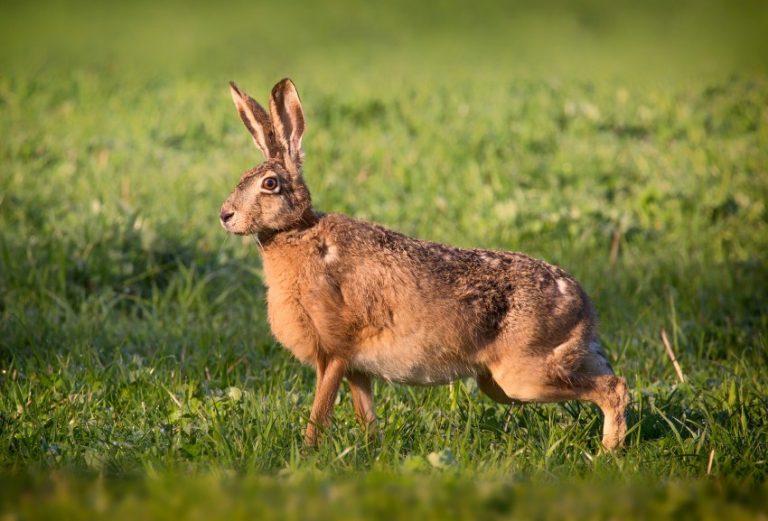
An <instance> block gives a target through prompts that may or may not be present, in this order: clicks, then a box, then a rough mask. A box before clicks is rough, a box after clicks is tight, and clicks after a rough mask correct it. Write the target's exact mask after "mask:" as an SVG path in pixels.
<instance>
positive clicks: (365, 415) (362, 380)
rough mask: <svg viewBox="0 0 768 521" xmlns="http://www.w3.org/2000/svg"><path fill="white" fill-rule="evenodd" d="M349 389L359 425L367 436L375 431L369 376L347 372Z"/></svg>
mask: <svg viewBox="0 0 768 521" xmlns="http://www.w3.org/2000/svg"><path fill="white" fill-rule="evenodd" d="M347 382H349V390H350V392H351V393H352V406H353V407H354V408H355V416H357V421H358V422H360V426H361V427H362V428H363V431H365V433H366V435H368V436H369V437H370V436H371V435H373V434H374V433H375V432H376V411H375V410H374V408H373V391H372V390H371V378H370V377H369V376H368V375H367V374H363V373H357V372H354V371H351V372H348V373H347Z"/></svg>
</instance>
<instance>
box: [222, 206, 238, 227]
mask: <svg viewBox="0 0 768 521" xmlns="http://www.w3.org/2000/svg"><path fill="white" fill-rule="evenodd" d="M233 215H235V212H234V211H232V210H230V209H228V208H222V209H221V213H219V219H220V220H221V224H222V226H224V228H226V227H227V222H229V220H230V219H232V216H233Z"/></svg>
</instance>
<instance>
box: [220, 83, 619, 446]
mask: <svg viewBox="0 0 768 521" xmlns="http://www.w3.org/2000/svg"><path fill="white" fill-rule="evenodd" d="M232 95H233V98H234V99H235V104H236V106H237V108H238V111H239V112H240V115H241V117H242V119H243V121H244V123H245V124H246V127H247V128H248V130H249V131H250V132H251V134H252V135H253V137H254V142H255V143H256V144H257V147H258V148H259V149H260V150H262V152H263V153H264V154H265V156H266V161H265V162H264V163H262V164H260V165H259V166H257V167H256V168H254V169H252V170H249V171H248V172H246V173H245V174H244V175H243V176H242V178H241V180H240V183H239V184H238V186H237V188H236V189H235V191H234V192H233V193H232V194H231V195H230V196H229V197H228V198H227V200H226V201H225V203H224V205H223V206H222V210H221V220H222V224H223V225H224V227H225V228H226V229H227V230H228V231H230V232H233V233H237V234H255V235H256V236H257V238H258V240H259V243H260V245H261V249H262V255H263V259H264V272H265V278H266V283H267V286H268V293H267V305H268V314H269V322H270V326H271V328H272V332H273V334H274V335H275V337H276V338H277V339H278V340H279V341H280V342H281V343H282V344H283V345H284V346H285V347H287V348H288V349H289V350H290V351H291V352H292V353H293V354H294V355H295V356H296V357H297V358H298V359H299V360H301V361H302V362H304V363H307V364H311V365H313V366H314V367H315V368H316V370H317V387H316V393H315V401H314V404H313V407H312V412H311V415H310V424H309V427H308V428H307V432H306V437H305V439H306V442H307V443H308V444H310V445H311V444H315V443H316V442H317V427H318V426H320V427H322V426H326V425H327V424H328V423H329V419H330V413H331V409H332V406H333V401H334V399H335V396H336V393H337V392H338V388H339V385H340V382H341V379H342V377H344V376H346V378H347V380H348V382H349V384H350V389H351V391H352V399H353V404H354V407H355V413H356V415H357V417H358V419H359V420H360V422H361V424H363V426H364V427H366V428H367V427H369V426H370V425H371V424H373V423H374V421H375V413H374V409H373V398H372V394H371V384H370V378H371V377H377V378H382V379H384V380H388V381H395V382H402V383H407V384H418V385H432V384H442V383H447V382H450V381H452V380H455V379H458V378H466V377H473V378H476V379H477V382H478V386H479V388H480V389H481V390H482V391H483V392H484V393H485V394H487V395H488V396H490V397H491V398H492V399H494V400H496V401H499V402H502V403H512V402H518V401H520V402H552V401H561V400H570V399H580V400H589V401H592V402H594V403H595V404H597V405H598V406H599V407H600V408H601V409H602V411H603V413H604V415H605V423H604V432H603V444H604V445H605V446H606V447H607V448H614V447H616V446H619V445H621V443H622V442H623V438H624V434H625V432H626V423H625V419H624V414H625V408H626V405H627V402H628V392H627V387H626V383H625V381H624V379H623V378H619V377H616V376H614V374H613V371H612V369H611V367H610V365H609V364H608V361H607V359H606V357H605V354H604V352H603V351H602V349H601V348H600V346H599V344H598V343H597V341H596V336H595V316H594V311H593V308H592V304H591V303H590V301H589V298H588V297H587V295H586V294H585V293H584V291H583V290H582V289H581V287H580V286H579V284H578V283H577V282H576V281H575V280H574V279H573V278H571V277H570V276H569V275H568V274H566V273H565V272H564V271H563V270H561V269H560V268H557V267H555V266H552V265H550V264H547V263H546V262H543V261H540V260H537V259H533V258H531V257H528V256H526V255H523V254H520V253H510V252H501V251H489V250H466V249H459V248H454V247H451V246H446V245H442V244H436V243H432V242H428V241H422V240H418V239H413V238H410V237H407V236H405V235H402V234H399V233H397V232H394V231H391V230H388V229H386V228H383V227H381V226H378V225H376V224H372V223H367V222H363V221H358V220H355V219H351V218H349V217H346V216H344V215H338V214H329V215H324V214H321V213H318V212H315V211H314V210H313V209H312V202H311V198H310V194H309V190H308V189H307V186H306V184H305V183H304V180H303V178H302V170H301V167H302V162H303V157H302V151H301V138H302V136H303V132H304V114H303V111H302V109H301V103H300V100H299V97H298V93H297V92H296V89H295V87H294V86H293V83H292V82H290V80H283V81H282V82H280V83H278V84H277V85H276V86H275V88H274V89H273V90H272V96H271V98H270V113H271V123H270V121H267V120H266V112H265V111H264V110H263V109H261V108H260V106H259V105H258V104H257V103H256V102H255V101H253V99H252V98H250V97H248V96H247V94H245V93H244V92H242V91H241V90H239V89H238V88H237V87H236V86H235V85H234V84H232ZM244 110H245V111H247V110H252V111H254V113H253V114H248V113H246V114H243V111H244ZM254 125H260V126H261V127H260V128H257V129H254V128H253V126H254ZM267 177H274V178H275V179H276V180H277V181H278V183H279V188H278V189H277V191H270V190H267V189H266V188H265V185H264V183H265V181H264V180H265V179H266V178H267ZM270 183H271V182H270Z"/></svg>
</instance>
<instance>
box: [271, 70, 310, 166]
mask: <svg viewBox="0 0 768 521" xmlns="http://www.w3.org/2000/svg"><path fill="white" fill-rule="evenodd" d="M269 112H270V114H271V115H272V124H273V125H274V129H275V138H276V139H277V142H278V144H279V145H280V148H282V151H283V157H284V159H285V163H286V166H287V167H288V168H289V169H293V170H294V173H299V172H300V171H301V163H302V161H303V160H304V152H303V151H302V150H301V138H302V137H303V136H304V110H303V109H302V108H301V100H300V99H299V93H298V92H296V87H295V86H294V84H293V82H292V81H291V80H289V79H288V78H286V79H284V80H282V81H280V83H278V84H277V85H275V86H274V87H273V88H272V96H270V98H269Z"/></svg>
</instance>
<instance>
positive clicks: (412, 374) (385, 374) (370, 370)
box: [351, 332, 475, 385]
mask: <svg viewBox="0 0 768 521" xmlns="http://www.w3.org/2000/svg"><path fill="white" fill-rule="evenodd" d="M453 353H455V351H454V350H453V349H450V348H446V347H444V346H432V345H429V344H425V339H424V338H422V337H421V335H418V334H417V335H411V336H406V337H400V338H397V339H396V340H395V339H394V338H393V335H391V334H387V333H386V332H385V333H379V334H376V335H375V336H373V337H371V338H368V339H366V340H364V341H362V342H361V343H360V344H359V345H358V350H357V353H356V354H355V356H354V357H353V358H352V360H351V366H352V368H353V369H357V370H358V371H361V372H365V373H367V374H370V375H372V376H376V377H378V378H382V379H384V380H388V381H392V382H400V383H407V384H415V385H439V384H444V383H448V382H451V381H453V380H457V379H459V378H464V377H467V376H474V374H475V371H474V368H473V367H472V365H471V364H469V363H468V362H467V361H466V360H463V359H462V358H461V357H459V356H455V355H454V354H453Z"/></svg>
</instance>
